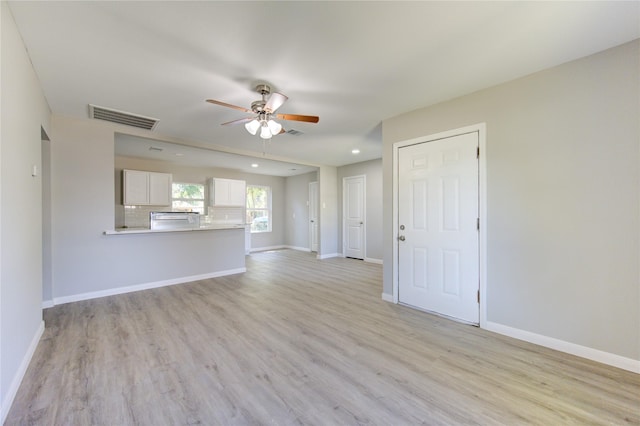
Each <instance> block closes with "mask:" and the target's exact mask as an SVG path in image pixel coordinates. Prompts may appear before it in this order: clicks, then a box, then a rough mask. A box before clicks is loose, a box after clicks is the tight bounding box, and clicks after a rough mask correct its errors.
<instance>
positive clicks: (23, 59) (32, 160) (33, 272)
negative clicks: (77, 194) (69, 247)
mask: <svg viewBox="0 0 640 426" xmlns="http://www.w3.org/2000/svg"><path fill="white" fill-rule="evenodd" d="M0 19H1V26H0V28H1V33H0V40H1V43H2V44H1V46H0V51H1V53H2V58H1V60H0V62H1V67H2V68H1V70H0V72H1V74H2V79H1V81H0V92H1V93H2V96H1V99H0V102H1V103H2V105H1V107H0V110H1V115H0V121H1V123H2V125H1V126H0V127H1V129H2V130H1V133H0V206H1V209H0V401H1V403H2V406H1V413H2V419H0V423H2V422H3V421H4V418H5V416H6V414H7V412H8V410H9V406H10V404H11V402H12V400H13V397H14V396H15V392H16V391H17V386H18V385H19V384H20V380H21V379H22V375H23V374H24V370H25V369H26V366H27V363H28V361H29V357H30V355H31V351H32V350H33V349H35V346H34V344H35V343H37V340H36V339H37V338H38V337H39V333H40V331H41V330H42V325H43V323H42V308H41V306H42V291H43V289H42V175H41V171H42V166H41V127H43V128H44V130H45V131H46V132H47V133H49V116H50V111H49V107H48V105H47V102H46V100H45V98H44V95H43V93H42V90H41V89H40V85H39V82H38V78H37V76H36V74H35V72H34V71H33V68H32V67H31V62H30V60H29V57H28V56H27V52H26V50H25V47H24V45H23V44H22V39H21V38H20V34H19V33H18V30H17V28H16V26H15V23H14V21H13V17H12V16H11V12H10V10H9V9H8V7H7V4H6V2H1V3H0ZM33 166H36V167H37V168H38V170H39V173H38V176H36V177H33V176H31V170H32V167H33Z"/></svg>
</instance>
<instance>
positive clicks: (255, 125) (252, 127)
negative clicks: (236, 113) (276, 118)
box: [244, 120, 260, 135]
mask: <svg viewBox="0 0 640 426" xmlns="http://www.w3.org/2000/svg"><path fill="white" fill-rule="evenodd" d="M244 128H245V129H247V132H249V133H251V134H252V135H255V134H256V133H257V132H258V129H259V128H260V122H259V121H258V120H252V121H250V122H248V123H247V124H245V125H244Z"/></svg>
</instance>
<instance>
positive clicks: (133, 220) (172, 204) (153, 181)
mask: <svg viewBox="0 0 640 426" xmlns="http://www.w3.org/2000/svg"><path fill="white" fill-rule="evenodd" d="M116 175H119V177H120V179H116V194H117V195H116V196H117V197H119V198H121V200H120V202H119V203H116V215H115V217H116V224H115V226H114V230H113V231H111V230H107V231H105V234H106V235H124V234H140V233H157V232H185V231H214V230H223V229H241V230H243V231H244V252H245V254H249V253H250V251H251V224H250V223H246V221H247V219H246V181H244V180H239V179H227V178H216V177H208V178H207V179H206V181H205V183H204V184H200V183H183V182H174V181H173V174H172V173H164V172H158V171H149V170H132V169H122V170H117V171H116ZM119 190H120V191H119ZM118 192H119V194H118Z"/></svg>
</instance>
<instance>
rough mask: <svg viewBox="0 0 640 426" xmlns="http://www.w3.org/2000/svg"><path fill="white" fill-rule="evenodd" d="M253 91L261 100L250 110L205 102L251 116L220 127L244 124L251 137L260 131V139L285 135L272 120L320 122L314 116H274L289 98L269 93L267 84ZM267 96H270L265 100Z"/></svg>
mask: <svg viewBox="0 0 640 426" xmlns="http://www.w3.org/2000/svg"><path fill="white" fill-rule="evenodd" d="M255 90H256V92H258V93H260V95H262V99H261V100H259V101H255V102H253V103H252V104H251V109H248V108H243V107H240V106H236V105H231V104H228V103H226V102H221V101H216V100H215V99H207V102H209V103H211V104H215V105H220V106H223V107H227V108H233V109H237V110H239V111H242V112H246V113H248V114H251V115H252V116H251V117H246V118H240V119H238V120H233V121H228V122H226V123H222V126H226V125H228V124H231V125H235V124H244V127H245V128H246V129H247V131H248V132H249V133H251V134H252V135H255V134H256V133H258V130H260V137H261V138H262V139H271V137H272V136H275V135H278V134H280V133H285V130H284V129H283V128H282V125H281V124H280V123H278V122H277V121H275V120H274V118H278V119H280V120H288V121H304V122H306V123H317V122H318V121H319V120H320V118H319V117H316V116H314V115H298V114H276V110H277V109H278V108H280V107H281V106H282V105H283V104H284V103H285V102H286V101H287V99H289V98H288V97H286V96H285V95H283V94H282V93H278V92H274V93H271V87H269V86H268V85H267V84H259V85H257V86H256V89H255ZM268 95H270V96H269V98H268V99H267V96H268Z"/></svg>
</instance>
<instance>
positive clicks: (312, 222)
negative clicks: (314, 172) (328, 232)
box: [309, 182, 318, 252]
mask: <svg viewBox="0 0 640 426" xmlns="http://www.w3.org/2000/svg"><path fill="white" fill-rule="evenodd" d="M309 246H310V247H309V248H310V249H311V251H315V252H317V251H318V182H310V183H309Z"/></svg>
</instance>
